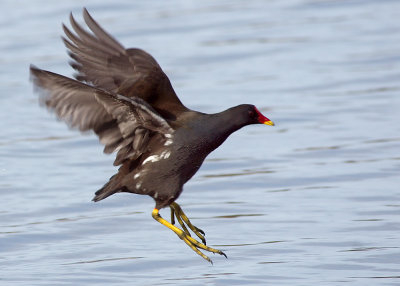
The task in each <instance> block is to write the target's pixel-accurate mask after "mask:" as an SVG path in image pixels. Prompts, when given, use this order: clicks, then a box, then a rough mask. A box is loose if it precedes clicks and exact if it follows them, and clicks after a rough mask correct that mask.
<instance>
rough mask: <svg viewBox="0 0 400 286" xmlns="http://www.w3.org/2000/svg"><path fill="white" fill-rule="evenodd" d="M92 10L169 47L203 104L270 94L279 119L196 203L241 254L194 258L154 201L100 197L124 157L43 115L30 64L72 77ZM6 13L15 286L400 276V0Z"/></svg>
mask: <svg viewBox="0 0 400 286" xmlns="http://www.w3.org/2000/svg"><path fill="white" fill-rule="evenodd" d="M55 3H57V4H55ZM82 5H84V6H86V7H87V8H88V9H89V11H90V12H91V13H92V14H93V15H94V16H95V18H96V19H98V20H99V22H100V23H102V24H103V25H104V26H105V27H106V28H107V29H108V30H109V31H110V32H111V33H112V34H113V35H115V36H116V37H117V38H118V39H119V40H120V41H121V42H122V43H123V44H124V45H125V46H127V47H133V46H136V47H141V48H144V49H146V50H147V51H149V52H150V53H152V54H153V55H154V56H155V57H156V59H157V60H158V61H159V63H160V64H161V66H162V67H163V68H164V70H165V71H166V73H167V74H168V75H169V77H170V79H171V81H172V83H173V85H174V87H175V89H176V91H177V93H178V94H179V96H180V98H181V99H182V101H183V102H184V103H185V104H186V105H187V106H189V107H190V108H193V109H199V110H201V111H203V112H210V113H211V112H217V111H221V110H223V109H225V108H228V107H230V106H233V105H236V104H240V103H253V104H255V105H257V106H258V107H259V109H260V110H261V111H263V112H264V113H265V114H267V115H268V117H270V118H271V119H273V121H274V122H275V123H276V127H274V128H263V127H260V126H250V127H247V128H243V129H242V130H240V131H239V132H237V133H235V134H234V135H233V136H232V137H231V138H229V140H227V141H226V142H225V144H224V145H223V146H222V148H220V149H218V150H216V151H215V152H214V153H212V154H211V156H210V157H209V158H208V159H207V160H206V164H205V165H204V166H203V167H202V168H201V170H200V171H199V173H198V174H197V175H196V176H195V177H194V178H193V180H191V181H190V182H189V183H188V184H187V185H186V186H185V191H184V192H183V194H182V195H181V198H180V199H179V202H180V203H181V204H182V206H183V207H184V209H185V211H186V213H187V215H188V216H189V217H190V218H191V219H192V221H193V223H194V224H195V225H197V226H199V227H200V228H202V229H203V230H204V231H205V232H206V236H207V242H208V243H209V244H210V246H216V247H218V248H221V249H222V250H223V251H224V252H226V254H227V255H228V259H225V258H223V257H217V256H215V257H213V260H214V266H211V265H209V264H207V263H205V262H204V261H202V260H201V259H200V258H199V257H197V256H196V255H194V254H193V253H192V251H191V250H190V249H188V248H187V247H186V246H185V245H184V243H182V242H181V241H179V239H177V238H176V236H175V235H174V234H173V233H172V232H170V231H168V230H167V229H165V228H163V227H162V226H160V225H159V224H158V223H157V222H155V221H154V220H153V219H152V218H151V210H152V208H153V207H154V202H153V201H152V199H151V198H148V197H146V196H139V195H130V194H116V195H114V196H112V197H110V198H108V199H107V200H104V201H102V202H100V203H96V204H95V203H93V202H91V199H92V196H93V193H94V192H95V191H96V190H98V189H99V188H101V187H102V186H103V184H104V183H105V182H106V181H107V180H108V178H109V177H111V176H112V175H113V174H114V173H115V171H116V169H115V168H114V167H113V166H112V161H113V156H106V155H103V154H101V153H102V149H103V148H102V146H101V145H100V144H99V143H98V141H97V139H96V138H95V136H93V135H90V134H89V135H87V136H81V135H80V134H79V132H77V131H69V130H68V128H67V127H66V126H64V124H63V123H60V122H58V121H57V120H55V118H54V116H53V115H51V114H48V113H46V112H45V110H43V109H42V108H40V107H39V106H38V104H37V99H36V95H35V94H34V93H33V91H32V87H31V84H30V83H29V81H28V78H29V75H28V67H29V64H30V63H34V64H36V65H37V66H39V67H41V68H46V69H49V70H52V71H55V72H59V73H61V74H64V75H68V76H70V75H71V73H72V71H71V69H70V68H69V67H68V65H67V61H68V56H67V55H66V53H65V49H64V47H63V45H62V43H61V41H60V38H59V36H60V34H61V32H62V29H61V26H60V25H61V22H68V13H69V12H70V11H73V12H74V13H75V15H76V16H77V19H79V20H81V17H80V12H81V8H82ZM3 6H4V7H3V11H7V13H3V14H4V15H3V17H2V19H1V20H0V21H1V26H2V29H1V30H0V33H1V36H2V39H5V40H4V41H2V42H1V43H0V49H1V58H0V61H1V63H2V66H3V67H4V72H3V73H0V81H1V82H0V91H1V94H2V96H0V106H1V112H0V130H1V135H0V156H1V157H0V158H1V160H0V176H1V180H0V201H1V204H0V205H1V207H0V225H1V229H0V266H1V267H0V284H4V285H156V284H157V285H205V284H210V285H268V284H272V285H291V286H292V285H314V284H315V285H338V284H341V283H346V284H350V285H397V284H399V279H400V277H399V275H398V273H399V272H398V266H399V264H400V247H399V245H400V238H399V235H398V233H399V230H400V224H399V221H400V220H399V218H400V204H399V201H400V200H399V199H400V193H399V191H398V186H399V185H400V177H399V171H400V164H399V162H400V161H399V160H400V155H399V150H400V148H399V147H400V137H399V134H400V132H399V131H400V130H399V129H400V125H399V124H398V122H400V113H399V112H398V111H399V108H400V99H399V96H398V92H399V90H400V83H399V80H398V79H399V76H400V54H399V51H400V33H398V26H399V25H398V23H397V19H398V18H399V16H400V15H399V13H400V3H399V2H398V1H394V0H388V1H309V0H287V1H244V2H234V3H232V2H231V1H222V2H218V3H215V2H213V1H201V2H193V3H191V2H179V1H178V2H170V3H169V4H168V5H166V4H165V3H164V1H152V2H151V3H150V2H132V1H131V2H129V1H124V0H117V1H113V3H108V2H107V1H84V3H78V2H75V1H64V2H62V3H61V2H54V3H53V2H49V1H38V0H35V1H30V2H29V3H28V2H27V3H24V8H25V9H21V8H20V7H19V6H20V3H19V2H18V1H5V2H4V3H3ZM161 212H162V215H163V216H164V217H168V216H169V210H168V209H165V210H162V211H161ZM1 282H3V283H1Z"/></svg>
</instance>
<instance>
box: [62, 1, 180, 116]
mask: <svg viewBox="0 0 400 286" xmlns="http://www.w3.org/2000/svg"><path fill="white" fill-rule="evenodd" d="M83 17H84V20H85V23H86V25H87V26H88V27H89V29H90V31H91V33H90V32H88V31H86V30H85V29H83V28H82V27H81V26H80V25H79V24H78V23H77V22H76V21H75V19H74V17H73V16H72V14H71V15H70V22H71V26H72V28H73V30H74V32H75V33H72V32H71V31H70V30H69V29H68V28H67V27H66V26H65V25H63V28H64V32H65V35H66V36H67V38H63V40H64V43H65V45H66V47H67V48H68V49H69V55H70V57H71V58H72V61H71V62H70V64H71V66H72V67H73V68H74V69H75V70H76V71H77V73H76V74H75V78H76V79H77V80H79V81H83V82H86V83H89V84H91V85H93V86H95V87H98V88H101V89H105V90H108V91H111V92H113V93H116V94H122V95H124V96H127V97H133V96H134V97H140V98H142V99H143V100H145V101H146V102H147V103H149V104H150V105H151V106H153V107H154V108H155V109H156V110H157V111H158V112H160V113H161V115H163V116H164V117H165V118H167V119H169V118H171V119H173V118H175V117H176V116H177V115H178V113H179V112H182V111H185V110H187V109H186V108H185V107H184V106H183V104H182V103H181V101H180V100H179V98H178V97H177V96H176V94H175V91H174V90H173V88H172V86H171V83H170V81H169V79H168V77H167V76H166V75H165V73H164V72H163V71H162V69H161V67H160V66H159V65H158V63H157V62H156V60H155V59H154V58H153V57H152V56H151V55H150V54H148V53H146V52H145V51H143V50H141V49H125V48H124V47H123V46H122V45H121V44H120V43H118V42H117V41H116V40H115V39H114V38H113V37H112V36H111V35H109V34H108V33H107V32H106V31H104V30H103V29H102V28H101V27H100V26H99V24H97V22H96V21H95V20H94V19H93V18H92V17H91V16H90V14H89V13H88V11H87V10H86V9H83Z"/></svg>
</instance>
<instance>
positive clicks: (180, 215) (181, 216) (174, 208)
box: [170, 202, 206, 244]
mask: <svg viewBox="0 0 400 286" xmlns="http://www.w3.org/2000/svg"><path fill="white" fill-rule="evenodd" d="M170 208H171V218H172V217H173V216H174V214H175V216H176V218H177V220H178V222H179V224H180V225H181V226H182V229H183V230H184V231H185V232H186V234H188V235H189V236H190V233H189V231H188V229H187V228H186V226H185V224H184V223H183V221H184V222H185V223H186V224H187V226H188V227H189V228H190V229H191V230H192V231H193V232H194V233H195V234H196V235H197V236H198V237H199V238H200V239H201V241H202V242H203V243H204V244H206V239H205V237H204V235H205V233H204V231H203V230H201V229H200V228H198V227H195V226H194V225H193V224H192V223H191V222H190V220H189V218H188V217H187V216H186V214H185V213H184V212H183V210H182V208H181V207H180V205H179V204H178V203H175V202H173V203H172V204H171V205H170ZM182 220H183V221H182ZM171 223H172V224H174V223H173V220H171Z"/></svg>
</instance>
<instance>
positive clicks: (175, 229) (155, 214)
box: [152, 205, 227, 264]
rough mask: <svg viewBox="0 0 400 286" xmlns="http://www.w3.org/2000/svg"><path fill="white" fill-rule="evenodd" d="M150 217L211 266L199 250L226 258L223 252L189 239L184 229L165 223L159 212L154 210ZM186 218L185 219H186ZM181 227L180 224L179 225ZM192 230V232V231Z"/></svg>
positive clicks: (206, 257) (209, 260)
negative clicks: (174, 234)
mask: <svg viewBox="0 0 400 286" xmlns="http://www.w3.org/2000/svg"><path fill="white" fill-rule="evenodd" d="M178 206H179V205H178ZM152 216H153V218H154V219H155V220H156V221H158V222H159V223H161V224H163V225H165V226H166V227H168V228H169V229H171V230H172V231H173V232H175V233H176V235H178V237H179V238H180V239H182V240H183V241H184V242H185V243H186V244H187V245H188V246H189V247H190V248H191V249H192V250H193V251H194V252H196V253H197V254H198V255H200V256H201V257H203V258H204V259H205V260H207V261H208V262H210V263H211V264H212V261H211V259H210V258H209V257H208V256H207V255H205V254H204V253H202V252H201V251H200V250H199V249H203V250H206V251H209V252H212V253H218V254H220V255H223V256H225V257H226V258H227V256H226V254H225V253H224V252H222V251H221V250H218V249H215V248H212V247H209V246H207V245H205V244H203V243H201V242H199V241H197V240H196V239H194V238H193V237H191V236H190V234H188V230H187V228H186V231H184V230H182V229H180V228H178V227H176V226H174V225H173V224H171V223H170V222H168V221H166V220H165V219H163V218H162V217H161V216H160V214H159V212H158V209H154V210H153V212H152ZM178 217H182V216H177V219H178V221H179V218H178ZM185 217H186V216H185ZM186 218H187V217H186ZM182 219H183V217H182ZM183 220H184V219H183ZM181 225H182V224H181ZM188 226H189V224H188ZM192 226H193V225H192ZM193 227H194V226H193ZM189 228H190V229H192V228H191V227H190V226H189ZM192 230H193V229H192ZM196 230H197V232H199V229H197V228H196ZM196 234H197V233H196Z"/></svg>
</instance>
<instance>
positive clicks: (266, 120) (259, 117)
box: [254, 107, 275, 126]
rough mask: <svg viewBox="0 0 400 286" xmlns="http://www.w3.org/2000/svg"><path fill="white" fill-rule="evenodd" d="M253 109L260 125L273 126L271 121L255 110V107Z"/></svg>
mask: <svg viewBox="0 0 400 286" xmlns="http://www.w3.org/2000/svg"><path fill="white" fill-rule="evenodd" d="M254 108H255V110H256V112H257V114H258V122H260V123H262V124H266V125H271V126H274V125H275V124H274V123H273V122H272V121H271V120H269V119H268V118H267V117H265V116H264V115H262V113H261V112H260V111H259V110H258V109H257V107H254Z"/></svg>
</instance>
